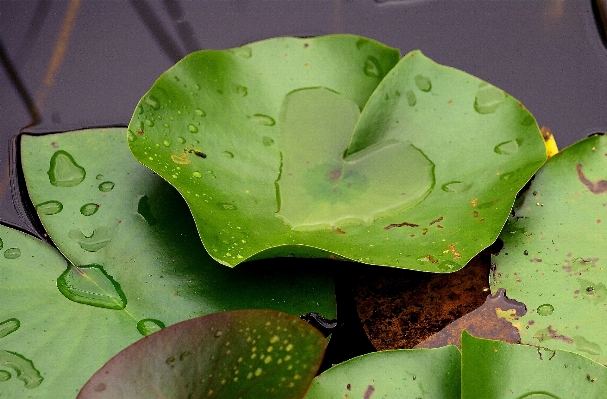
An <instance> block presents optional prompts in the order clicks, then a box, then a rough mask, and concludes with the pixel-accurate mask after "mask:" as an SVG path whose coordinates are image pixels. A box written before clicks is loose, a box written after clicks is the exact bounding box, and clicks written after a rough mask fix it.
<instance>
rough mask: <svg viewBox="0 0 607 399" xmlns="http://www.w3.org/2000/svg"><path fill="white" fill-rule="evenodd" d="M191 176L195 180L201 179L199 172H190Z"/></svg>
mask: <svg viewBox="0 0 607 399" xmlns="http://www.w3.org/2000/svg"><path fill="white" fill-rule="evenodd" d="M192 176H194V177H195V178H197V179H200V178H201V177H202V173H200V172H199V171H195V172H192Z"/></svg>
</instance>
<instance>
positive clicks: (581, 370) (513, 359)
mask: <svg viewBox="0 0 607 399" xmlns="http://www.w3.org/2000/svg"><path fill="white" fill-rule="evenodd" d="M606 389H607V368H605V367H603V366H601V365H600V364H598V363H595V362H593V361H592V360H589V359H587V358H585V357H583V356H580V355H577V354H575V353H571V352H567V351H562V350H550V349H544V348H539V347H533V346H526V345H513V344H508V343H505V342H502V341H493V340H488V339H480V338H475V337H473V336H471V335H470V334H468V333H466V332H465V331H464V333H463V334H462V399H481V398H482V399H506V398H507V399H525V398H527V399H569V398H596V399H599V398H603V397H605V390H606Z"/></svg>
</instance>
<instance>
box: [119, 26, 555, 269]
mask: <svg viewBox="0 0 607 399" xmlns="http://www.w3.org/2000/svg"><path fill="white" fill-rule="evenodd" d="M243 53H244V54H246V55H247V56H246V57H243V56H242V54H243ZM397 57H398V52H397V51H396V50H395V49H391V48H388V47H386V46H383V45H381V44H379V43H377V42H373V41H371V40H368V39H365V38H360V37H356V36H349V35H331V36H325V37H317V38H312V39H295V38H278V39H271V40H267V41H262V42H258V43H253V44H251V45H249V46H247V47H246V51H245V50H243V48H240V49H232V50H224V51H209V50H205V51H200V52H196V53H193V54H191V55H189V56H187V57H186V58H185V59H183V60H182V61H180V62H179V63H178V64H177V65H175V66H174V67H172V68H171V69H169V70H168V71H167V72H165V73H164V74H163V75H162V76H161V77H160V78H159V79H158V80H157V81H156V83H155V84H154V86H153V87H152V88H151V89H150V91H149V92H148V93H147V94H146V95H145V96H144V97H143V98H142V99H141V101H140V102H139V105H138V108H137V110H136V111H135V113H134V115H133V119H132V120H131V123H130V125H129V146H130V148H131V151H132V152H133V154H134V155H135V157H136V158H137V159H138V160H139V161H140V162H142V163H143V164H145V165H146V166H148V167H150V168H151V169H153V170H154V171H156V172H157V173H158V174H159V175H160V176H162V177H163V178H165V179H166V180H168V181H169V182H170V183H171V184H172V185H173V186H175V187H176V188H177V189H178V190H179V191H180V192H181V194H182V195H183V196H184V198H185V199H186V201H187V202H188V205H189V206H190V209H191V210H192V214H193V215H194V218H195V220H196V225H197V227H198V230H199V232H200V236H201V238H202V241H203V242H204V244H205V246H206V248H207V249H208V250H209V253H210V254H211V255H212V256H213V257H214V258H215V259H217V260H218V261H219V262H221V263H223V264H226V265H229V266H234V265H236V264H238V263H240V262H242V261H244V260H247V259H251V258H254V259H257V258H264V257H272V256H276V255H277V254H293V255H300V256H324V257H326V256H327V255H330V256H339V257H343V258H347V259H351V260H356V261H360V262H365V263H372V264H378V265H388V266H395V267H403V268H409V269H417V270H426V271H434V272H451V271H455V270H457V269H459V268H461V267H463V265H465V264H466V262H467V261H468V260H469V259H470V258H471V257H472V256H474V255H476V254H477V253H478V252H479V251H480V250H482V249H483V248H485V247H487V246H488V245H489V244H491V243H492V242H493V241H494V240H495V238H496V237H497V235H498V233H499V230H500V229H501V227H502V226H503V223H504V221H505V219H506V218H507V215H508V213H509V211H510V208H511V206H512V203H513V201H514V197H515V195H516V193H517V192H518V191H519V190H520V188H521V187H522V186H523V185H524V184H525V183H526V182H527V181H528V179H529V178H530V177H531V176H532V174H533V173H534V172H535V171H536V170H537V168H539V166H540V165H541V164H542V163H543V162H544V161H545V159H546V149H545V147H544V144H543V139H542V136H541V134H540V132H539V129H538V127H537V125H536V123H535V120H534V119H533V117H532V116H531V115H530V114H529V112H528V111H527V110H525V108H524V107H523V106H522V105H521V104H520V103H519V102H518V101H516V100H515V99H513V98H512V97H510V96H509V95H508V94H506V93H504V92H503V91H502V90H500V89H498V88H496V87H494V86H491V85H489V84H488V83H486V82H483V81H481V80H480V79H477V78H475V77H473V76H470V75H468V74H466V73H463V72H461V71H458V70H455V69H453V68H449V67H444V66H441V65H438V64H436V63H434V62H432V61H431V60H429V59H427V58H425V57H424V56H423V55H422V54H421V53H420V52H418V51H415V52H412V53H410V54H408V55H407V56H405V57H404V58H403V59H402V60H401V61H400V62H398V63H397V62H396V61H397ZM361 110H362V111H361ZM201 154H202V155H204V156H201ZM260 226H263V227H262V228H260ZM241 232H247V234H248V235H249V239H248V240H247V243H246V245H241V246H238V248H234V247H233V246H231V241H230V237H231V236H233V235H234V234H237V233H241Z"/></svg>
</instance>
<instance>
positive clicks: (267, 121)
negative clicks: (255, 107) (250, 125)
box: [249, 114, 276, 126]
mask: <svg viewBox="0 0 607 399" xmlns="http://www.w3.org/2000/svg"><path fill="white" fill-rule="evenodd" d="M249 119H251V120H252V121H253V122H255V123H257V124H259V125H264V126H274V125H275V124H276V121H275V120H274V118H272V117H271V116H268V115H263V114H255V115H253V116H250V117H249Z"/></svg>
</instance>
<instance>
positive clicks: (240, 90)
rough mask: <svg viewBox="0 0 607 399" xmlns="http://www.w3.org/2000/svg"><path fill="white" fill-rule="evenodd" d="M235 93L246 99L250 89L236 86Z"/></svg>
mask: <svg viewBox="0 0 607 399" xmlns="http://www.w3.org/2000/svg"><path fill="white" fill-rule="evenodd" d="M234 93H236V94H237V95H239V96H241V97H246V96H247V94H249V89H247V88H246V87H245V86H240V85H236V86H234Z"/></svg>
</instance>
